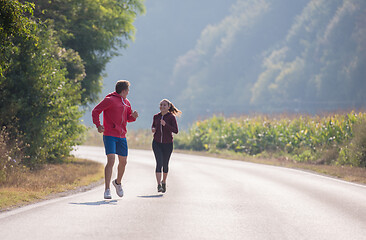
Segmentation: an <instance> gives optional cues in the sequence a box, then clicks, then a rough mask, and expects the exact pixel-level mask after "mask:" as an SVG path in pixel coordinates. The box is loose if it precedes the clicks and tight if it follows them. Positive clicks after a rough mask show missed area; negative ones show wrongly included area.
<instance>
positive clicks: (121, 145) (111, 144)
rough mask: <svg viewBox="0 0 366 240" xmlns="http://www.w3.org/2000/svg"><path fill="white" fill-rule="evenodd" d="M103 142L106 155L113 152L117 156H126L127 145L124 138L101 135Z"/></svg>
mask: <svg viewBox="0 0 366 240" xmlns="http://www.w3.org/2000/svg"><path fill="white" fill-rule="evenodd" d="M103 142H104V148H105V154H106V155H108V154H112V153H114V154H117V155H119V156H123V157H127V155H128V146H127V140H126V138H118V137H112V136H104V135H103Z"/></svg>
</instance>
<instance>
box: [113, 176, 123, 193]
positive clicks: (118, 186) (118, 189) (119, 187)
mask: <svg viewBox="0 0 366 240" xmlns="http://www.w3.org/2000/svg"><path fill="white" fill-rule="evenodd" d="M116 180H117V179H116ZM116 180H113V186H114V187H115V188H116V192H117V195H118V196H119V197H123V189H122V184H117V183H116Z"/></svg>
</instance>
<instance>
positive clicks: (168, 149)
mask: <svg viewBox="0 0 366 240" xmlns="http://www.w3.org/2000/svg"><path fill="white" fill-rule="evenodd" d="M152 148H153V151H154V155H155V160H156V169H155V172H161V169H162V168H163V172H164V173H167V172H168V171H169V166H168V164H169V159H170V155H171V154H172V152H173V143H159V142H156V141H153V142H152Z"/></svg>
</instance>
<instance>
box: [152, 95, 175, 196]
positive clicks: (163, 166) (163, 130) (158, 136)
mask: <svg viewBox="0 0 366 240" xmlns="http://www.w3.org/2000/svg"><path fill="white" fill-rule="evenodd" d="M181 113H182V112H181V111H180V110H178V109H177V108H176V107H175V106H174V105H173V103H171V102H170V101H169V100H168V99H163V100H161V102H160V113H157V114H155V115H154V118H153V123H152V126H151V131H152V132H153V133H154V140H153V142H152V148H153V151H154V155H155V160H156V169H155V174H156V181H157V184H158V192H163V193H165V192H166V179H167V177H168V170H169V166H168V165H169V159H170V155H171V154H172V151H173V133H175V134H177V133H178V124H177V120H176V119H175V116H179V115H180V114H181ZM161 170H163V179H161Z"/></svg>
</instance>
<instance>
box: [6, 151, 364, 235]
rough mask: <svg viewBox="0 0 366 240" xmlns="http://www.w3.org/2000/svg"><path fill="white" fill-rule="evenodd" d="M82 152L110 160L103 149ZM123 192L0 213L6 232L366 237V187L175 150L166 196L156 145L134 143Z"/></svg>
mask: <svg viewBox="0 0 366 240" xmlns="http://www.w3.org/2000/svg"><path fill="white" fill-rule="evenodd" d="M74 154H75V155H76V156H78V157H81V158H87V159H91V160H96V161H100V162H103V163H104V162H105V156H104V153H103V148H100V147H79V148H78V149H77V150H76V151H75V152H74ZM129 154H130V155H129V159H128V164H127V170H126V173H125V177H124V179H123V184H124V190H125V196H124V197H123V198H119V197H117V195H116V193H115V191H114V189H112V200H104V199H103V191H104V188H103V186H100V187H97V188H94V189H92V190H90V191H87V192H84V193H79V194H76V195H71V196H67V197H63V198H59V199H53V200H49V201H44V202H41V203H37V204H34V205H30V206H26V207H23V208H19V209H16V210H13V211H9V212H5V213H1V214H0V239H1V240H7V239H9V240H10V239H11V240H13V239H22V240H29V239H51V240H52V239H62V240H69V239H88V240H92V239H108V240H112V239H166V240H170V239H184V240H187V239H210V240H211V239H240V240H243V239H249V240H254V239H261V240H262V239H275V240H278V239H280V240H284V239H296V240H298V239H311V240H314V239H324V240H337V239H340V240H355V239H357V240H358V239H360V240H361V239H366V186H364V185H357V184H352V183H347V182H344V181H339V180H336V179H332V178H328V177H323V176H319V175H315V174H312V173H308V172H302V171H298V170H292V169H286V168H281V167H273V166H266V165H260V164H253V163H246V162H241V161H231V160H221V159H215V158H209V157H202V156H192V155H184V154H178V153H173V155H172V158H171V164H170V175H169V177H168V186H167V192H166V193H165V194H164V195H163V194H158V193H157V191H156V184H155V179H154V178H155V175H154V165H155V163H154V161H155V160H154V158H153V154H152V152H151V151H142V150H130V153H129Z"/></svg>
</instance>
